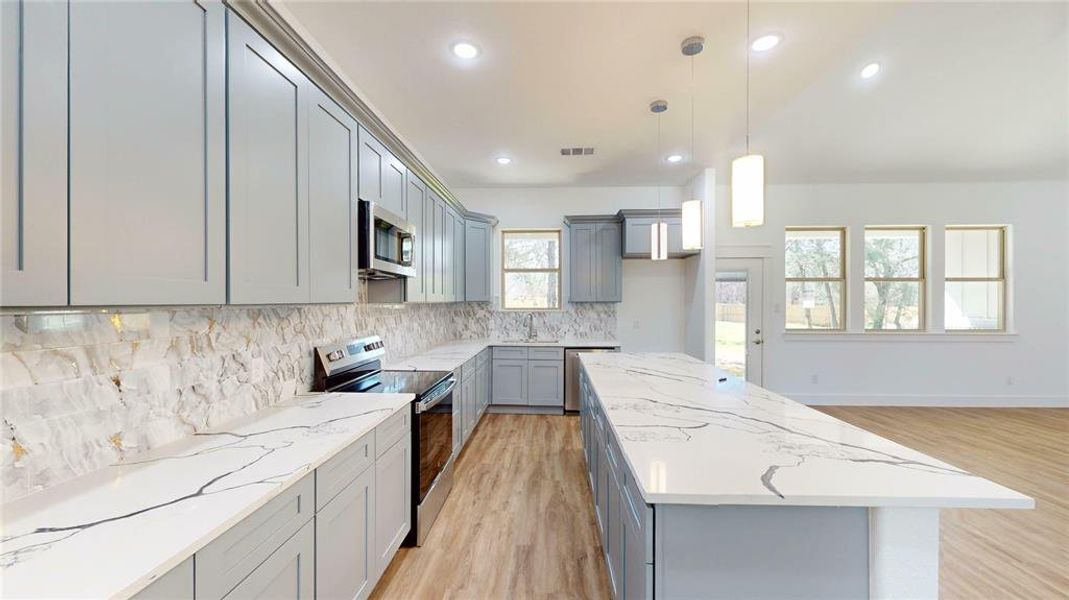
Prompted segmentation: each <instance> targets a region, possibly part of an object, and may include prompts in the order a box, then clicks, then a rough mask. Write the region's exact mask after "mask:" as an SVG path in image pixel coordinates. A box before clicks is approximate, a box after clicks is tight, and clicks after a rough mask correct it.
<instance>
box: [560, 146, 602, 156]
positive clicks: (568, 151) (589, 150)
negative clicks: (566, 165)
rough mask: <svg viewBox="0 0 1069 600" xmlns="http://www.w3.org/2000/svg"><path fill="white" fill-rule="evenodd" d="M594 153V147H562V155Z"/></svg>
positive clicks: (587, 154) (588, 154)
mask: <svg viewBox="0 0 1069 600" xmlns="http://www.w3.org/2000/svg"><path fill="white" fill-rule="evenodd" d="M591 154H594V149H593V148H561V149H560V155H561V156H590V155H591Z"/></svg>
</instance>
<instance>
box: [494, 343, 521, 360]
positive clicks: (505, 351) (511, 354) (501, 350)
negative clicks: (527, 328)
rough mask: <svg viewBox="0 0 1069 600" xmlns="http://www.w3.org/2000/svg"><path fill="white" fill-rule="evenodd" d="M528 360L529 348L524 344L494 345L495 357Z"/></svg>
mask: <svg viewBox="0 0 1069 600" xmlns="http://www.w3.org/2000/svg"><path fill="white" fill-rule="evenodd" d="M499 358H504V359H510V360H527V348H524V347H523V346H494V359H495V360H497V359H499Z"/></svg>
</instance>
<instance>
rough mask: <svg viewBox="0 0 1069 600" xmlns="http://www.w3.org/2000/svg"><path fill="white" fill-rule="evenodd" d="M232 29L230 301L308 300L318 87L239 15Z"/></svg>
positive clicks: (229, 17)
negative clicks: (311, 149)
mask: <svg viewBox="0 0 1069 600" xmlns="http://www.w3.org/2000/svg"><path fill="white" fill-rule="evenodd" d="M227 26H228V28H227V32H228V44H229V45H228V60H229V67H228V72H229V87H228V99H229V103H230V106H229V111H228V114H229V115H230V119H229V123H228V126H229V131H230V134H229V144H230V147H229V152H230V178H229V180H230V222H229V231H230V254H229V265H230V302H231V303H233V304H271V303H301V302H308V301H309V299H310V297H311V296H310V285H309V276H308V268H309V267H308V167H307V156H308V152H307V148H306V145H307V140H308V118H307V113H308V111H307V106H308V102H307V97H308V95H309V88H310V87H311V83H310V82H309V81H308V80H307V79H306V78H305V76H304V75H303V74H301V72H300V71H298V70H297V68H296V67H294V66H293V64H292V63H290V62H289V61H288V60H286V58H285V57H283V56H282V55H281V54H279V53H278V51H276V50H275V49H274V48H273V47H272V46H271V45H270V44H269V43H267V41H266V40H264V39H263V38H262V37H260V35H259V34H258V33H256V32H255V31H253V30H252V28H251V27H249V26H248V25H247V24H246V23H245V22H244V21H242V20H241V19H240V18H238V17H237V16H236V15H234V14H233V13H228V14H227Z"/></svg>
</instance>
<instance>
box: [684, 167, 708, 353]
mask: <svg viewBox="0 0 1069 600" xmlns="http://www.w3.org/2000/svg"><path fill="white" fill-rule="evenodd" d="M683 194H684V196H686V199H687V200H701V201H702V202H704V207H712V206H713V205H714V202H715V199H716V171H715V170H714V169H705V170H703V171H702V172H700V173H698V175H696V176H695V177H694V179H692V180H690V182H688V183H687V185H686V186H684V188H683ZM702 216H703V217H704V219H703V223H702V251H701V253H699V254H698V255H696V256H691V257H688V258H687V259H685V261H684V263H685V268H686V272H685V275H684V278H683V280H684V284H685V285H686V290H685V294H686V298H685V299H684V305H685V306H684V310H685V312H686V314H685V323H684V334H683V337H684V340H683V341H684V350H685V351H686V353H687V354H689V355H691V356H693V357H695V358H700V359H702V360H706V361H709V362H713V359H714V354H715V347H716V343H715V340H716V327H715V326H716V319H714V318H713V306H712V304H711V303H712V302H713V301H714V300H715V297H714V293H715V292H714V290H715V285H716V277H715V275H716V272H715V269H714V268H713V266H712V263H713V260H714V258H715V256H716V254H715V251H716V211H715V210H710V209H708V208H706V210H704V211H703V212H702Z"/></svg>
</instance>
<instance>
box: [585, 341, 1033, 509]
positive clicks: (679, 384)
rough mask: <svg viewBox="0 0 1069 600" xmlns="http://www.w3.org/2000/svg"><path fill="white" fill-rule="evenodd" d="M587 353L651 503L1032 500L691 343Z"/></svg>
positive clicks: (1015, 504) (993, 503)
mask: <svg viewBox="0 0 1069 600" xmlns="http://www.w3.org/2000/svg"><path fill="white" fill-rule="evenodd" d="M580 361H581V363H582V365H583V367H584V369H585V371H586V373H587V375H588V377H589V379H590V383H591V386H592V387H593V389H594V391H595V393H596V394H597V396H598V399H599V400H600V403H601V405H602V407H603V408H604V413H605V415H606V417H607V421H608V424H609V427H610V428H611V430H612V431H613V432H614V433H615V436H616V439H617V440H618V441H619V443H620V446H621V450H622V454H623V456H624V458H625V461H626V463H627V466H628V467H629V469H630V471H631V474H632V476H633V477H635V479H636V480H637V481H638V483H639V486H638V487H639V488H640V490H641V492H642V495H643V498H644V499H645V501H646V502H647V503H649V504H702V505H742V504H760V505H780V506H791V505H796V506H870V507H871V506H908V507H948V508H949V507H971V508H1032V507H1033V506H1034V502H1033V500H1032V499H1031V498H1029V497H1028V496H1025V495H1023V494H1020V493H1018V492H1015V491H1013V490H1011V489H1009V488H1006V487H1003V486H1001V485H998V484H996V483H993V482H991V481H988V480H986V479H983V478H981V477H978V476H976V475H973V474H971V473H968V472H966V471H964V470H962V469H959V468H958V467H955V466H953V465H950V464H947V463H945V462H942V461H939V460H936V459H934V458H932V457H930V456H926V455H924V454H921V453H920V452H917V451H915V450H911V449H909V448H906V447H905V446H902V445H900V444H897V443H895V442H892V441H890V440H887V439H885V438H882V437H880V436H878V435H875V434H873V433H870V432H868V431H865V430H863V429H860V428H858V427H855V426H853V425H850V424H848V423H845V422H843V421H840V420H838V419H835V418H833V417H830V416H828V415H825V414H823V413H821V412H818V411H816V410H813V409H811V408H809V407H808V406H805V405H803V404H800V403H798V402H795V401H793V400H789V399H787V398H784V397H783V396H779V395H777V394H774V393H772V392H770V391H768V390H766V389H763V388H761V387H758V386H756V385H753V384H749V383H746V382H744V381H741V380H739V379H738V378H735V377H729V378H728V381H727V382H726V383H718V379H719V378H721V377H725V376H726V374H725V373H724V372H722V371H720V370H718V369H716V368H715V367H713V366H712V365H710V364H708V363H704V362H701V361H699V360H696V359H694V358H692V357H689V356H686V355H684V354H652V353H611V354H609V353H605V354H583V355H580Z"/></svg>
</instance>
